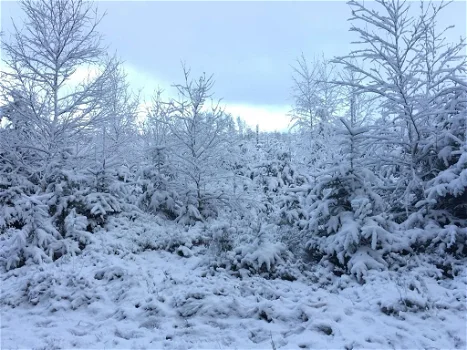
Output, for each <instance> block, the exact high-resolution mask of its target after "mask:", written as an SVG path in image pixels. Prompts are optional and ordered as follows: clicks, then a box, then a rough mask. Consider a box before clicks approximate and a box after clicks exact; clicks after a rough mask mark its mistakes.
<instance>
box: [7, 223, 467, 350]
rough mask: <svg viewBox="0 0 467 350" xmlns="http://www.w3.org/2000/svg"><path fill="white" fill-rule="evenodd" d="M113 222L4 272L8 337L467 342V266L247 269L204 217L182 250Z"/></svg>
mask: <svg viewBox="0 0 467 350" xmlns="http://www.w3.org/2000/svg"><path fill="white" fill-rule="evenodd" d="M109 226H110V231H109V232H105V231H101V232H100V233H97V234H96V235H95V237H94V238H95V239H94V242H93V243H92V245H90V246H88V247H87V248H86V249H85V250H84V253H83V254H82V255H80V256H76V257H65V258H62V259H59V260H57V261H56V262H54V263H52V264H44V265H41V266H28V267H22V268H18V269H14V270H11V271H10V272H7V273H2V275H1V286H2V287H1V288H2V294H1V299H0V306H1V348H2V349H24V348H30V349H70V348H79V349H117V348H118V349H162V348H164V349H188V348H194V349H196V348H204V349H300V348H301V349H358V348H365V349H386V348H389V349H455V348H456V349H465V348H466V295H465V291H466V284H467V283H466V282H467V273H464V274H463V275H462V276H460V277H457V278H456V279H455V280H439V281H436V280H435V279H434V278H428V277H421V276H425V275H426V273H425V272H426V271H423V268H421V267H418V268H415V269H412V270H411V271H410V272H409V270H407V271H406V272H399V273H396V272H389V271H388V272H375V273H374V274H370V275H369V276H368V278H367V283H365V284H363V285H360V284H358V283H357V282H356V281H355V279H353V278H351V277H349V276H345V275H344V276H342V277H337V276H333V275H331V276H332V277H331V276H330V275H329V273H325V272H324V270H323V268H317V269H315V270H313V271H308V272H306V271H305V272H303V273H302V275H301V276H300V277H299V278H298V280H295V281H286V280H280V279H276V280H267V279H264V278H262V277H258V276H251V277H246V278H243V279H240V278H237V277H234V276H232V275H231V274H229V273H228V271H222V270H221V269H219V270H218V271H217V272H215V273H212V271H213V270H212V269H210V268H209V266H210V259H212V257H210V254H211V253H210V251H209V247H206V246H203V245H200V246H192V244H191V243H189V242H190V241H192V238H193V237H194V236H196V234H197V233H196V228H193V229H192V231H194V233H193V232H187V233H184V234H185V235H186V237H187V239H186V240H185V241H186V242H187V243H186V244H185V246H182V248H181V249H178V252H180V251H184V252H185V253H184V254H179V253H177V251H175V252H173V253H170V252H167V251H165V250H163V249H158V250H153V249H147V248H148V246H150V245H148V242H149V241H153V242H157V241H161V240H163V239H166V240H167V242H169V241H170V240H171V239H172V241H173V240H174V239H173V237H172V238H170V237H165V238H164V237H163V234H164V232H162V230H163V229H162V228H158V227H157V225H154V223H152V224H151V222H150V221H148V222H135V223H133V222H129V221H127V220H125V219H112V221H111V223H110V225H109ZM164 230H165V229H164ZM180 235H183V234H180V233H179V234H178V238H177V240H178V241H180ZM181 241H183V239H182V240H181ZM181 255H186V256H187V257H184V256H181ZM409 265H410V264H409Z"/></svg>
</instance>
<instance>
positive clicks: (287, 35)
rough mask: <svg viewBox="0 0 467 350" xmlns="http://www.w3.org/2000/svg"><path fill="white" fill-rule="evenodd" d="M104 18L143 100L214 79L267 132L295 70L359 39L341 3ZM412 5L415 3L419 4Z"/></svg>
mask: <svg viewBox="0 0 467 350" xmlns="http://www.w3.org/2000/svg"><path fill="white" fill-rule="evenodd" d="M97 5H98V8H99V10H100V11H101V12H103V11H106V12H107V16H106V17H105V18H104V20H103V21H102V23H101V25H100V27H99V31H100V32H101V33H102V34H103V35H104V36H105V40H106V44H108V45H109V47H110V50H111V51H116V52H117V54H118V56H120V57H121V58H122V59H123V60H124V61H125V64H126V69H127V71H128V73H129V77H130V80H131V83H132V85H133V86H134V87H136V88H141V87H145V94H146V96H149V95H150V93H151V91H153V89H155V88H156V87H157V85H160V86H161V87H163V88H169V86H170V85H171V84H172V83H176V82H180V79H181V78H182V74H181V64H180V62H181V61H182V60H183V61H185V62H186V63H187V65H188V66H190V67H192V71H193V74H195V75H198V74H200V73H202V72H206V73H207V74H214V76H215V80H216V85H215V94H216V96H217V97H222V98H223V99H224V102H225V104H226V105H227V106H230V109H229V108H228V110H230V111H231V112H232V113H233V114H234V115H237V114H240V115H241V116H242V117H243V118H244V119H246V120H247V122H248V123H249V124H250V125H252V126H253V125H255V124H257V123H258V124H260V127H261V128H262V129H265V130H274V129H285V128H286V127H287V123H288V117H287V116H286V112H287V110H288V109H289V108H290V107H289V105H290V103H291V101H290V99H289V95H290V86H291V69H290V65H291V64H292V63H293V61H294V59H295V58H296V57H297V56H298V55H300V53H301V52H302V51H303V52H304V53H305V56H306V57H308V58H310V59H311V58H312V57H313V56H314V55H320V54H321V53H324V54H325V56H326V57H332V56H334V55H343V54H346V53H347V52H349V50H350V49H351V45H350V42H351V41H352V40H354V39H355V35H354V34H353V33H350V32H349V31H348V29H349V26H350V24H349V23H348V22H347V21H346V19H347V18H348V17H349V14H350V11H349V8H348V6H347V4H346V3H345V2H343V1H308V2H195V1H192V2H160V1H118V2H115V1H101V2H97ZM414 5H416V6H417V5H418V3H415V2H414ZM465 13H466V2H465V1H458V2H455V3H453V4H451V5H450V6H449V7H448V9H447V10H446V12H445V13H444V14H443V16H442V17H441V18H440V23H441V25H443V26H446V25H449V24H455V25H456V28H455V29H454V30H452V31H451V33H450V39H451V40H455V39H458V38H459V36H460V35H465V31H466V29H465V27H466V15H465ZM20 16H21V11H20V9H19V6H18V4H17V3H15V2H11V1H1V25H2V30H3V31H5V32H8V31H11V29H12V26H11V20H10V17H12V18H13V19H15V21H17V22H18V23H19V24H20V22H21V18H20Z"/></svg>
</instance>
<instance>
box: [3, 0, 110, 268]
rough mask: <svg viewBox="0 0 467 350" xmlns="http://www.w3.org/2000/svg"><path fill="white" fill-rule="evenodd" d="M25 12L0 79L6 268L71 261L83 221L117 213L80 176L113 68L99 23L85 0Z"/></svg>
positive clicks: (46, 3) (103, 112) (28, 5)
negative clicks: (62, 259)
mask: <svg viewBox="0 0 467 350" xmlns="http://www.w3.org/2000/svg"><path fill="white" fill-rule="evenodd" d="M21 7H22V9H23V11H24V13H25V23H24V28H22V29H21V28H18V27H17V26H16V24H14V31H13V33H12V35H11V37H9V38H8V39H7V37H6V36H5V37H4V39H5V40H3V41H2V50H3V51H2V52H3V54H4V63H5V66H6V68H5V69H4V70H3V71H2V72H1V73H0V74H1V79H0V94H1V96H0V98H1V101H2V103H3V106H2V108H1V109H2V119H3V123H2V126H1V127H0V128H1V129H0V156H1V160H0V183H1V188H2V197H1V200H0V210H2V212H3V214H4V217H5V218H6V221H5V220H4V221H3V222H2V224H1V225H0V230H1V231H0V232H1V233H2V234H1V235H0V236H1V237H2V242H4V240H7V241H10V242H11V241H12V240H14V241H15V242H16V248H15V253H14V254H13V253H12V251H10V250H9V248H5V246H3V245H2V248H5V249H2V250H1V252H0V256H1V257H2V259H3V258H5V259H7V260H8V261H7V266H8V267H14V266H17V265H19V264H21V262H22V261H23V262H24V261H26V262H27V261H29V260H31V259H30V257H31V255H30V254H29V253H28V252H31V249H34V250H35V251H36V253H35V255H34V256H35V257H34V258H33V259H32V260H33V261H36V262H39V261H42V260H45V258H44V257H45V256H48V257H49V258H57V257H59V256H60V255H61V254H63V253H66V252H71V253H76V252H77V251H79V249H78V244H77V241H79V242H80V243H84V241H85V240H86V239H84V236H81V234H83V235H84V229H85V228H87V226H88V222H87V220H88V219H90V220H91V221H93V222H94V223H95V224H99V223H100V222H101V220H102V219H103V218H104V217H105V215H107V214H108V213H111V212H116V211H118V210H119V206H118V203H116V202H115V199H114V198H112V197H111V196H110V197H108V196H107V195H106V194H104V195H98V194H94V193H91V192H90V188H89V184H90V180H89V179H88V178H87V177H86V174H85V173H84V171H83V170H85V168H86V167H87V165H88V163H89V159H90V158H89V156H90V154H89V152H88V150H89V148H90V144H91V143H92V139H93V137H94V135H95V132H96V130H100V128H101V127H102V124H103V122H104V121H105V120H106V117H107V116H108V113H107V112H108V108H107V107H108V106H107V102H108V99H107V98H106V93H108V92H110V90H109V87H110V86H111V82H112V78H113V76H114V73H115V71H116V70H117V68H118V62H117V61H116V60H115V59H112V58H109V57H108V56H107V54H106V50H105V49H104V48H103V47H102V46H101V37H100V35H99V34H98V33H97V31H96V27H97V25H98V24H99V22H100V19H101V17H100V16H99V15H98V14H97V13H96V11H95V9H94V7H93V5H92V3H90V2H85V1H81V0H77V1H66V0H57V1H55V0H39V1H31V0H24V1H22V2H21ZM73 206H76V210H74V209H72V208H73ZM11 210H13V212H11ZM14 212H16V213H18V214H17V215H16V214H14ZM70 215H71V216H70ZM83 216H84V217H83ZM86 217H87V218H86ZM91 226H92V225H91ZM12 227H14V230H12ZM4 233H5V234H4ZM69 238H70V239H72V241H70V242H75V243H76V244H74V243H73V244H72V243H70V244H68V243H67V242H68V239H69ZM65 246H67V247H68V248H66V249H65V248H64V247H65ZM10 248H11V247H10ZM39 252H42V253H39ZM10 253H11V254H10ZM9 255H11V257H12V259H13V260H11V261H10V260H9V259H10V258H7V256H9ZM15 256H16V257H15ZM40 256H42V258H39V257H40ZM13 257H15V258H13Z"/></svg>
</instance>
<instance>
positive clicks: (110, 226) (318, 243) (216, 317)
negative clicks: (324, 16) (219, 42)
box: [0, 0, 467, 349]
mask: <svg viewBox="0 0 467 350" xmlns="http://www.w3.org/2000/svg"><path fill="white" fill-rule="evenodd" d="M349 5H350V8H351V17H350V23H351V31H352V32H353V33H354V34H355V35H356V37H357V40H358V41H357V42H356V45H355V49H354V50H353V51H351V52H350V53H349V54H348V55H347V56H343V57H334V58H332V59H326V58H325V57H321V58H315V59H314V60H313V61H311V62H310V63H309V62H308V60H307V58H306V57H305V56H304V55H303V54H302V55H301V56H300V57H299V58H298V59H297V60H296V62H295V63H294V64H293V65H292V74H293V80H292V89H291V94H292V101H293V104H294V105H293V106H292V109H291V112H290V117H291V130H290V132H288V133H265V132H260V131H259V130H258V129H257V130H256V133H255V132H253V131H252V130H251V129H249V128H248V127H247V126H246V125H245V123H244V122H243V121H242V120H241V119H240V118H238V119H237V120H235V119H234V117H233V116H232V115H229V114H227V113H226V112H225V110H224V107H223V104H222V103H221V100H218V99H216V98H215V94H214V78H213V76H209V75H206V74H205V73H203V74H202V75H200V76H199V77H193V74H192V72H191V70H190V69H189V68H188V67H187V66H186V65H185V64H183V65H182V79H181V82H180V83H175V84H174V86H173V88H174V91H175V92H176V97H171V98H167V99H165V96H164V94H163V92H162V91H156V92H155V94H154V97H153V99H152V101H151V103H149V104H147V106H149V107H148V108H147V110H145V111H141V110H140V106H141V103H140V102H141V101H140V99H139V96H138V95H137V94H134V93H133V92H132V90H131V87H130V85H129V84H128V83H127V81H126V75H125V72H124V71H123V68H122V65H121V63H120V61H119V59H117V58H116V57H109V56H108V55H107V54H106V50H105V49H104V48H103V47H102V45H101V36H100V35H99V33H98V31H97V30H98V25H99V22H100V20H101V17H100V15H99V14H98V12H97V11H96V10H95V8H94V5H93V4H92V3H91V2H87V1H81V0H77V1H68V0H38V1H32V0H23V1H21V6H22V9H23V11H24V14H25V18H26V21H25V23H24V25H25V28H26V29H21V28H19V27H16V26H15V31H14V33H12V37H11V39H10V40H3V41H2V50H3V54H4V58H5V59H4V62H5V64H6V67H7V68H6V69H5V70H4V71H2V72H0V75H1V76H0V271H1V283H2V289H3V290H2V296H1V297H0V305H1V309H2V318H3V322H4V323H5V324H7V325H6V326H5V325H2V327H3V328H2V329H3V330H4V333H3V336H2V346H5V347H12V348H14V347H17V346H21V347H24V346H26V347H30V346H36V343H35V339H34V338H28V339H26V340H25V341H24V343H19V340H18V343H17V344H16V343H15V340H14V339H15V338H17V337H19V335H18V329H14V328H15V327H14V323H15V322H20V321H19V320H20V317H22V315H23V314H24V313H25V312H26V310H28V309H29V308H31V307H33V308H34V310H37V313H38V314H41V315H42V316H41V317H43V319H44V320H43V321H42V322H43V323H41V322H39V323H40V324H43V325H44V327H49V326H50V327H55V328H57V329H60V330H62V331H63V330H64V327H68V325H62V324H60V325H59V324H57V323H56V320H55V321H54V319H53V316H51V315H53V314H60V313H61V312H69V311H73V312H74V313H71V314H70V315H72V316H70V320H71V321H70V322H72V323H76V324H77V326H76V325H75V326H73V327H74V328H73V330H72V331H70V332H71V334H72V336H71V337H70V338H66V337H63V338H61V340H57V341H56V342H55V341H54V340H53V339H52V340H50V339H48V340H47V341H46V343H45V344H42V345H41V346H43V348H57V349H58V348H71V347H78V348H79V347H81V348H86V347H96V346H97V347H158V348H160V347H179V348H188V347H194V348H199V347H219V348H222V347H236V346H241V347H247V348H265V347H271V348H273V349H276V348H279V347H284V348H288V347H292V346H299V347H300V348H311V347H315V348H316V347H321V348H323V347H340V348H346V349H352V348H354V347H361V348H365V347H367V348H375V347H386V346H392V347H410V348H419V347H423V348H428V347H433V348H462V347H465V345H466V339H465V311H466V310H465V300H466V295H465V288H466V284H467V276H466V271H467V269H466V266H467V265H466V264H467V81H466V79H465V74H466V67H467V62H466V56H465V53H464V51H465V43H464V41H460V42H458V43H447V42H446V39H445V35H444V33H445V32H444V31H443V30H442V29H441V30H440V28H438V27H437V18H438V14H439V13H440V12H442V11H443V9H444V7H445V6H447V5H448V4H447V3H431V2H430V3H425V2H423V3H421V4H420V6H419V7H416V4H415V3H409V2H407V3H406V2H402V1H398V0H394V1H383V0H376V1H375V4H374V6H371V7H367V6H366V5H365V3H364V2H359V1H354V0H351V1H350V2H349ZM414 9H417V10H415V11H413V10H414ZM409 10H410V11H409ZM2 39H3V38H2ZM83 67H85V68H86V69H87V71H88V72H91V73H89V75H88V76H87V77H85V78H83V79H82V80H81V81H79V82H78V83H77V82H76V72H77V71H78V70H79V69H82V68H83ZM141 113H144V114H145V115H146V116H145V118H144V120H139V119H141V118H138V115H141ZM362 285H363V287H362ZM382 286H384V288H383V287H382ZM310 291H312V292H313V293H310ZM310 295H311V296H310ZM340 297H342V298H343V300H344V301H342V300H341V298H340ZM341 304H342V306H336V305H341ZM4 310H8V311H4ZM79 313H82V314H79ZM7 314H8V315H7ZM15 315H17V318H15V317H16V316H15ZM375 315H376V316H375ZM80 317H84V319H85V320H86V321H85V322H83V323H82V325H81V321H82V320H80ZM95 317H97V318H95ZM355 319H359V320H360V321H359V322H360V323H358V322H357V326H361V325H365V327H366V326H368V327H370V328H371V327H373V328H371V329H370V330H368V331H366V330H365V331H362V329H361V328H360V329H359V330H358V332H357V331H356V329H355V328H353V326H352V324H353V322H354V320H355ZM108 320H109V322H110V324H111V325H112V329H111V330H109V327H108V326H107V325H105V322H107V321H108ZM123 320H125V322H122V321H123ZM75 321H76V322H75ZM425 321H426V322H425ZM10 322H11V324H9V323H10ZM25 322H31V321H30V319H28V320H26V321H25ZM344 323H345V324H346V325H348V324H350V326H343V324H344ZM12 325H13V326H12ZM96 325H98V329H99V333H97V331H96V330H94V329H93V327H94V326H96ZM238 325H240V326H238ZM440 325H441V326H440ZM463 325H464V326H463ZM29 326H30V327H36V328H41V327H42V326H41V325H39V324H37V325H36V326H33V325H29ZM357 326H356V327H357ZM439 326H440V327H441V328H438V327H439ZM70 327H71V326H70ZM391 327H394V329H396V328H397V329H399V330H402V331H400V334H402V335H400V336H399V338H397V337H394V334H393V333H394V332H395V331H394V332H392V333H391V331H390V330H391ZM155 329H157V330H158V332H157V333H160V336H159V335H158V336H157V337H155V338H154V337H153V335H151V334H150V332H152V331H154V330H155ZM381 329H383V330H384V331H381ZM433 331H434V333H435V334H433V335H432V336H431V335H430V334H432V333H433ZM219 332H220V333H221V334H222V337H223V338H222V340H221V342H218V344H217V343H216V341H217V340H215V339H214V338H209V337H210V336H211V335H212V334H217V333H219ZM236 332H240V333H238V334H240V335H241V336H242V337H244V339H245V340H244V341H243V342H236V337H237V336H238V335H237V334H236ZM273 332H274V334H273ZM380 332H382V333H380ZM462 332H464V333H463V337H462V336H460V335H459V334H461V333H462ZM36 333H37V332H36ZM36 333H35V334H36ZM88 333H89V334H92V335H93V337H95V339H94V338H92V337H91V336H90V335H89V336H87V335H86V334H88ZM360 333H361V334H362V336H361V337H358V338H357V337H356V336H355V334H360ZM5 334H10V335H5ZM103 334H112V336H111V338H112V337H113V338H114V340H113V342H111V341H112V340H111V339H110V338H109V336H108V335H105V336H104V335H103ZM206 334H207V335H206ZM413 334H416V336H415V337H413ZM162 335H163V336H162ZM35 336H37V334H36V335H35ZM304 339H308V340H304ZM216 344H217V345H216Z"/></svg>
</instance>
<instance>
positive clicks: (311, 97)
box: [290, 53, 340, 141]
mask: <svg viewBox="0 0 467 350" xmlns="http://www.w3.org/2000/svg"><path fill="white" fill-rule="evenodd" d="M292 69H293V75H292V79H293V86H292V98H293V101H294V102H293V103H294V106H293V109H292V111H291V112H290V116H291V123H292V126H291V127H292V128H295V127H298V128H300V129H301V130H302V131H304V132H305V133H309V135H310V141H311V140H312V139H313V133H314V131H315V130H317V129H318V127H320V126H322V123H324V122H327V121H329V119H331V118H332V117H335V113H336V112H337V110H338V106H339V103H340V101H339V99H340V96H339V95H340V92H339V89H338V86H336V85H335V84H332V81H333V80H335V76H336V72H335V69H334V67H333V66H332V64H330V63H329V62H328V61H326V60H325V59H324V58H321V59H317V58H315V60H314V61H313V62H311V65H310V64H309V63H308V62H307V60H306V58H305V56H304V55H303V53H302V55H301V56H300V57H299V58H298V59H297V60H296V64H295V65H294V66H292Z"/></svg>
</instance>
